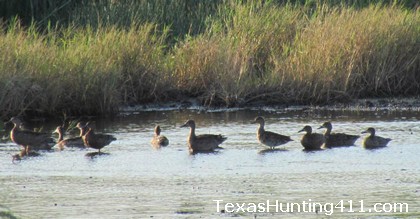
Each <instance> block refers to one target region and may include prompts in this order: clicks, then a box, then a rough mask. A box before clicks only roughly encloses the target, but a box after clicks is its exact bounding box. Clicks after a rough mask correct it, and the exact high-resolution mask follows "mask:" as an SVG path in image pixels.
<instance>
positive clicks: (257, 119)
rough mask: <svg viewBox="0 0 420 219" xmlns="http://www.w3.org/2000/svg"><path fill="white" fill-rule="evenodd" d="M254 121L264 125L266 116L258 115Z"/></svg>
mask: <svg viewBox="0 0 420 219" xmlns="http://www.w3.org/2000/svg"><path fill="white" fill-rule="evenodd" d="M252 123H254V124H255V123H258V124H260V125H264V123H265V121H264V118H263V117H261V116H258V117H256V118H255V119H254V121H253V122H252Z"/></svg>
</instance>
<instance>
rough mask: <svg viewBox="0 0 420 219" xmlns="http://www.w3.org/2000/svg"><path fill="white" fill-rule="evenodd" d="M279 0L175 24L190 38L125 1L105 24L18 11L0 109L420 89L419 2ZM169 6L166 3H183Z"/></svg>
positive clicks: (232, 4)
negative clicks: (32, 17)
mask: <svg viewBox="0 0 420 219" xmlns="http://www.w3.org/2000/svg"><path fill="white" fill-rule="evenodd" d="M95 2H96V3H98V4H99V3H101V1H95ZM145 2H147V1H145ZM111 3H112V4H113V2H110V4H111ZM278 3H279V2H278V1H223V2H222V3H219V4H218V5H217V8H216V9H211V10H210V9H208V11H206V10H207V9H204V8H203V9H202V10H203V12H200V13H202V14H197V15H195V16H197V17H200V16H201V15H203V17H200V18H199V19H198V18H197V19H198V20H195V21H194V22H192V24H191V25H193V26H194V25H196V27H197V28H198V27H199V28H198V29H197V30H195V31H185V29H184V30H182V31H180V30H181V29H182V28H185V27H186V26H184V27H182V28H181V27H180V29H176V31H179V33H180V34H181V33H184V34H185V35H184V34H181V35H182V37H179V38H178V39H177V40H175V41H174V39H175V38H174V37H175V36H174V33H175V29H174V28H177V26H176V25H174V23H172V25H168V26H166V24H162V23H159V22H157V23H148V22H144V21H143V22H140V23H136V21H135V20H136V19H132V18H133V17H132V15H133V13H131V12H129V13H127V14H128V15H127V17H126V18H125V17H124V14H119V13H117V12H118V11H120V10H116V12H115V13H116V14H119V16H115V17H112V19H116V20H114V21H112V22H111V20H112V19H111V17H109V22H108V20H107V19H108V18H107V16H106V13H105V12H103V13H105V14H103V16H102V15H101V17H100V19H97V20H96V21H98V22H96V23H95V22H93V21H95V19H93V18H92V20H90V19H87V20H85V21H86V22H82V21H83V19H82V17H79V18H77V19H74V20H73V21H75V20H79V21H80V23H77V22H74V23H73V25H69V26H54V25H49V26H47V28H46V29H45V28H39V26H37V25H36V24H32V25H30V26H28V27H26V26H22V25H21V24H20V22H19V20H11V21H9V22H8V23H7V24H2V25H1V32H0V51H2V53H0V112H1V115H2V116H10V115H16V114H20V113H28V112H32V113H36V114H47V115H57V114H61V113H66V114H106V113H115V112H117V111H118V108H119V107H120V106H121V105H127V104H138V103H144V102H156V101H182V100H183V99H185V98H191V97H192V98H197V99H198V100H199V101H201V103H202V104H205V105H222V106H241V105H246V104H257V103H260V104H267V103H275V104H278V103H305V104H308V103H309V104H312V103H328V102H330V101H341V100H345V99H352V98H359V97H379V96H382V97H383V96H390V95H392V96H398V95H416V94H418V92H419V91H420V74H419V69H420V54H419V53H420V52H419V51H420V28H419V27H420V15H419V13H418V11H416V10H414V9H407V8H404V7H401V6H399V5H370V6H369V7H363V8H356V7H348V6H345V5H344V6H343V5H340V6H331V5H330V4H317V3H314V4H309V3H308V4H305V5H299V4H290V3H282V4H278ZM92 4H94V3H92ZM156 4H157V3H156ZM162 4H163V3H162V2H160V3H159V5H156V7H158V6H159V7H162ZM171 4H174V5H171ZM171 4H169V5H167V6H165V7H169V6H171V7H172V6H173V7H175V6H177V4H180V3H171ZM197 4H198V3H197ZM198 5H199V4H198ZM144 6H147V5H144ZM149 6H150V5H149ZM152 6H153V5H152ZM178 6H179V5H178ZM178 6H177V7H178ZM202 6H205V3H203V5H202ZM202 6H200V7H202ZM86 7H87V8H85V10H86V11H90V10H93V9H92V8H91V7H93V5H88V6H86ZM109 7H111V5H109ZM112 7H113V6H112ZM118 7H123V6H118ZM150 7H151V6H150ZM161 9H162V8H160V9H159V10H161ZM138 10H139V11H141V10H140V9H138ZM166 10H169V11H171V13H172V14H170V15H165V16H169V17H171V16H175V15H176V11H173V12H172V9H170V8H167V9H166ZM177 10H181V9H180V8H178V9H177ZM121 11H122V10H121ZM210 11H211V13H210ZM90 12H92V11H90ZM97 12H99V11H97ZM190 12H192V11H190ZM77 13H81V12H74V14H73V15H74V16H75V17H77V16H79V15H78V14H77ZM101 13H102V12H101ZM130 13H131V14H130ZM142 13H146V12H142ZM142 13H140V14H138V16H144V15H142ZM92 14H93V13H92ZM111 14H113V13H111ZM134 14H135V13H134ZM136 16H137V15H136ZM148 16H151V15H150V14H149V15H147V16H146V17H148ZM159 16H161V15H159ZM85 18H86V17H85ZM160 19H162V17H160V18H159V19H156V20H160ZM194 19H195V18H194ZM120 21H121V22H122V23H119V22H120ZM188 22H189V21H187V20H182V22H181V23H180V25H181V24H182V25H181V26H183V25H184V24H187V23H188ZM169 23H170V22H169ZM188 33H189V34H188Z"/></svg>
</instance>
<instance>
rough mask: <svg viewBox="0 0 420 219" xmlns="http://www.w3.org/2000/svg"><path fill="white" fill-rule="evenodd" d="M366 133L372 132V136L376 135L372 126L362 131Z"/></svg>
mask: <svg viewBox="0 0 420 219" xmlns="http://www.w3.org/2000/svg"><path fill="white" fill-rule="evenodd" d="M364 133H370V135H371V136H374V135H375V129H374V128H372V127H370V128H368V129H366V130H365V131H363V132H362V134H364Z"/></svg>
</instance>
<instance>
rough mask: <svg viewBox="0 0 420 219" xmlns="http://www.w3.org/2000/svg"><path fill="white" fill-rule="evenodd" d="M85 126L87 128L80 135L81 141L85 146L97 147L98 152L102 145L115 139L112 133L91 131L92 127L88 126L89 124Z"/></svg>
mask: <svg viewBox="0 0 420 219" xmlns="http://www.w3.org/2000/svg"><path fill="white" fill-rule="evenodd" d="M85 127H86V128H87V131H86V133H85V134H84V135H83V136H82V139H83V143H84V144H85V146H86V147H90V148H94V149H98V153H101V149H102V148H103V147H105V146H107V145H109V144H111V142H113V141H115V140H117V138H115V137H114V136H112V135H107V134H96V133H95V132H94V131H93V129H92V127H90V126H89V124H87V125H86V126H85Z"/></svg>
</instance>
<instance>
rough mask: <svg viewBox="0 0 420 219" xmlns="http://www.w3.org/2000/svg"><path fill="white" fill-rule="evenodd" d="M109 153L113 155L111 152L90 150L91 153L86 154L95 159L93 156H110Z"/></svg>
mask: <svg viewBox="0 0 420 219" xmlns="http://www.w3.org/2000/svg"><path fill="white" fill-rule="evenodd" d="M108 155H111V154H110V153H106V152H97V151H96V152H89V153H86V154H85V157H88V158H91V159H93V158H96V157H99V156H108Z"/></svg>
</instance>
